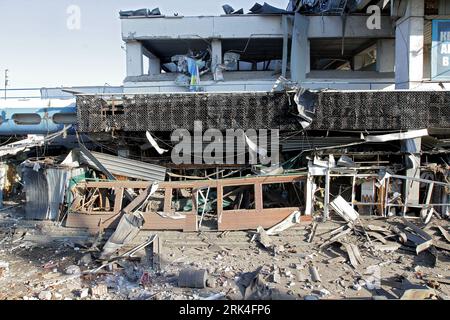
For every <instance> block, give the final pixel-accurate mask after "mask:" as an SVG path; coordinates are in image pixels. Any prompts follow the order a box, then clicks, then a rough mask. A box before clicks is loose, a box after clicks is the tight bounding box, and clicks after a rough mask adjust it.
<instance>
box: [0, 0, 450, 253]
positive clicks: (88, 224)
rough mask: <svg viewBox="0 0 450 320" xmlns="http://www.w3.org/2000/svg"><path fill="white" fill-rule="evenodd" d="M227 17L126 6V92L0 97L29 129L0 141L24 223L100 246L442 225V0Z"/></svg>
mask: <svg viewBox="0 0 450 320" xmlns="http://www.w3.org/2000/svg"><path fill="white" fill-rule="evenodd" d="M223 9H224V14H223V15H220V16H182V15H176V16H169V15H164V12H163V13H161V12H160V10H159V9H154V10H149V9H142V10H136V11H121V12H120V21H121V26H122V39H123V41H124V45H125V48H126V77H125V79H124V82H123V87H122V88H121V89H120V90H119V92H101V93H100V92H94V93H92V92H86V91H83V90H82V89H81V90H79V91H77V90H75V91H70V90H69V91H68V92H70V93H71V94H73V97H71V99H62V100H61V101H63V102H62V103H61V102H60V105H58V106H55V107H52V106H51V103H50V100H49V101H48V102H45V103H44V105H42V107H39V108H38V109H39V110H37V111H36V112H34V111H30V110H28V109H26V110H22V111H20V110H19V109H14V112H15V113H14V112H13V111H11V108H8V107H7V105H8V103H11V101H10V100H5V102H4V104H5V107H2V123H1V124H0V133H1V134H3V135H5V136H9V135H12V134H18V131H17V130H21V131H20V133H19V134H22V135H25V134H28V136H27V137H25V138H24V140H18V141H17V142H13V143H8V144H5V145H2V146H1V147H0V154H1V155H2V157H3V161H4V162H3V163H4V164H3V167H2V170H3V171H2V172H4V175H3V176H4V178H3V183H4V184H3V186H4V191H3V192H4V193H5V196H8V195H10V194H11V193H14V192H12V191H11V190H12V189H14V188H16V187H17V188H19V189H20V188H21V186H15V187H14V188H13V187H11V186H12V185H14V184H15V183H16V184H17V181H18V180H20V184H23V191H24V193H25V195H26V202H27V209H26V210H27V217H28V218H29V219H40V220H53V221H57V222H58V223H60V224H61V225H62V226H64V227H66V228H83V229H86V230H88V231H89V232H90V233H92V234H98V233H102V232H104V231H105V230H115V232H114V233H113V235H112V236H111V238H109V240H108V242H107V245H106V246H105V247H107V249H108V250H109V251H108V250H106V251H108V254H111V252H114V251H115V250H116V249H117V248H120V247H121V246H122V245H123V244H125V243H126V242H127V241H129V240H130V239H132V238H134V236H136V232H137V231H136V230H141V229H143V230H178V231H185V232H198V231H230V230H257V229H259V228H261V227H262V228H263V230H262V232H260V235H259V236H260V237H261V234H262V233H264V232H265V231H264V229H268V230H272V229H273V228H275V229H274V230H276V231H274V232H273V233H271V234H277V233H279V232H281V231H282V230H285V229H286V228H289V227H290V226H292V225H294V224H299V225H303V224H306V225H312V226H313V227H312V234H314V232H315V229H314V228H316V225H317V223H321V222H325V221H327V220H330V219H332V218H333V217H334V218H339V217H340V218H341V219H343V220H344V221H345V222H346V223H347V224H346V225H344V227H343V229H341V231H342V230H345V228H348V229H351V230H357V229H358V228H359V226H358V227H357V226H356V225H357V224H358V223H359V222H358V223H357V221H360V220H359V218H360V217H361V216H367V217H370V216H373V217H380V218H389V217H408V216H409V217H419V218H420V220H421V223H423V224H424V225H425V224H427V223H429V222H430V221H431V219H442V220H448V218H449V205H450V193H449V188H450V181H449V168H450V167H449V166H450V157H449V147H450V93H449V92H450V91H449V90H450V81H449V80H450V65H449V63H448V56H447V54H448V55H450V49H449V51H447V49H446V48H447V47H446V46H447V45H448V46H449V48H450V45H449V43H450V36H447V33H450V20H446V19H447V18H448V16H449V14H450V1H445V0H426V1H424V0H385V1H378V0H377V1H371V0H353V1H341V0H327V1H321V0H291V1H289V4H288V6H287V8H286V9H279V8H274V7H272V6H270V5H268V4H266V3H264V5H260V4H255V6H253V7H252V8H251V9H250V10H249V11H248V13H247V12H246V11H247V10H243V9H240V8H237V9H235V8H232V7H231V6H229V5H224V6H223ZM2 104H3V102H2ZM3 110H5V111H3ZM32 113H33V114H34V115H31V114H32ZM36 115H38V117H37V116H36ZM21 126H22V127H21ZM21 128H24V130H22V129H21ZM45 130H47V132H51V133H50V134H47V135H43V133H44V132H45ZM196 131H197V132H199V136H198V135H196V134H195V132H196ZM174 132H178V136H177V135H176V134H174ZM261 132H264V134H262V133H261ZM183 135H184V136H183ZM229 135H231V140H229V139H228V138H229ZM182 137H189V139H187V138H186V139H182ZM213 138H214V139H213ZM270 139H275V140H270ZM270 141H272V142H273V141H275V142H276V143H269V142H270ZM211 142H214V147H213V148H212V147H211V146H210V144H209V143H211ZM43 147H45V148H48V149H46V153H45V154H40V151H39V150H41V149H39V148H43ZM211 149H212V150H211ZM226 150H228V151H231V153H230V154H231V155H230V154H228V153H226V152H225V151H226ZM180 153H184V155H183V157H184V158H183V159H184V160H185V161H183V162H181V163H178V162H176V161H174V155H179V154H180ZM42 155H45V157H42ZM240 155H241V156H243V159H244V161H243V162H242V161H240V162H239V161H237V159H238V157H239V156H240ZM274 155H276V157H275V156H274ZM269 156H270V158H271V159H277V161H272V162H269V163H264V162H263V161H256V162H255V161H252V160H254V159H255V157H256V158H257V159H263V158H266V157H269ZM208 157H210V158H213V160H211V159H209V160H211V161H208ZM11 170H14V171H20V174H17V175H14V174H11V173H8V172H10V171H11ZM14 181H15V182H14ZM7 189H8V190H7ZM14 190H15V189H14ZM408 227H409V228H410V229H411V228H412V227H411V226H406V227H405V228H408ZM355 228H356V229H355ZM259 230H260V229H259ZM277 230H278V231H277ZM358 230H360V229H358ZM362 230H363V231H361V234H364V233H365V235H367V237H368V239H369V242H370V241H371V239H372V240H373V241H376V237H377V236H373V234H374V232H375V231H380V230H368V231H369V234H367V233H366V229H364V227H362ZM416 231H417V230H416ZM267 232H268V231H267ZM358 232H359V231H358ZM399 233H401V232H400V231H399ZM419 233H420V232H419ZM396 234H398V233H396ZM405 237H406V236H405ZM416 238H417V237H416ZM311 239H312V238H311ZM402 239H403V238H402ZM421 239H422V238H421ZM407 240H410V239H409V238H408V239H406V238H405V241H404V243H407V242H408V241H407ZM422 240H423V243H425V242H426V244H428V242H427V241H428V240H429V239H425V238H423V239H422ZM383 243H384V242H383ZM409 243H411V241H409ZM421 244H422V242H421V243H419V244H417V243H416V242H414V241H413V246H414V247H416V246H419V245H421ZM429 247H430V246H426V245H423V247H420V248H421V249H420V250H423V249H429ZM418 250H419V249H418Z"/></svg>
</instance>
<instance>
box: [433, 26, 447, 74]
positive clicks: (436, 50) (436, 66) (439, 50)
mask: <svg viewBox="0 0 450 320" xmlns="http://www.w3.org/2000/svg"><path fill="white" fill-rule="evenodd" d="M431 37H432V44H431V79H432V80H441V79H446V80H449V79H450V20H448V19H446V20H443V19H438V20H433V23H432V34H431Z"/></svg>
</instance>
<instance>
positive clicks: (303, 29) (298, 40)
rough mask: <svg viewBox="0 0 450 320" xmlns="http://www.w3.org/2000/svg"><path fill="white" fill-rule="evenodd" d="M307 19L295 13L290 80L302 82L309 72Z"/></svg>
mask: <svg viewBox="0 0 450 320" xmlns="http://www.w3.org/2000/svg"><path fill="white" fill-rule="evenodd" d="M308 27H309V19H308V18H307V17H305V16H303V15H301V14H298V13H296V14H295V18H294V28H293V30H292V48H291V78H292V80H293V81H297V82H302V81H304V80H305V79H306V75H307V74H308V73H309V71H310V64H311V61H310V50H309V39H308Z"/></svg>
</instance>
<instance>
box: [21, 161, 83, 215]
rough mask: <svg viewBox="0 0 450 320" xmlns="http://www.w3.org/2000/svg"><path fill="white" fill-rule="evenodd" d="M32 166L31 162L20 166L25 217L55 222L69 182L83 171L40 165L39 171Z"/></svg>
mask: <svg viewBox="0 0 450 320" xmlns="http://www.w3.org/2000/svg"><path fill="white" fill-rule="evenodd" d="M33 165H34V162H31V161H27V162H26V163H24V164H23V165H22V178H23V181H24V186H25V196H26V204H25V214H26V217H27V219H31V220H56V219H57V218H58V215H59V211H60V208H61V205H62V204H63V203H64V195H65V193H66V189H67V186H68V183H69V180H70V179H71V178H72V176H74V175H79V174H80V171H84V169H81V168H73V169H72V168H69V167H58V166H54V167H52V166H50V167H48V166H45V165H42V166H41V165H40V167H38V168H39V169H37V170H34V168H33Z"/></svg>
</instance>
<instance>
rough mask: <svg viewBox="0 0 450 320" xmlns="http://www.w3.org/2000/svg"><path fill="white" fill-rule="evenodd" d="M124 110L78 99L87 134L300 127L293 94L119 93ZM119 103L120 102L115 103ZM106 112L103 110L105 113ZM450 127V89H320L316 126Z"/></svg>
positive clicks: (99, 99)
mask: <svg viewBox="0 0 450 320" xmlns="http://www.w3.org/2000/svg"><path fill="white" fill-rule="evenodd" d="M115 100H119V101H121V102H122V103H121V105H122V106H123V113H114V114H113V113H112V112H105V111H104V110H105V108H106V109H107V104H106V102H105V101H104V100H103V99H102V97H100V96H95V95H83V96H78V97H77V107H78V122H79V123H78V125H79V129H80V130H81V131H82V132H101V131H108V130H109V129H110V128H115V129H117V130H125V131H145V130H149V131H172V130H174V129H177V128H185V129H188V130H192V129H193V125H194V121H195V120H199V121H202V122H203V126H204V129H206V128H207V127H209V128H217V129H220V130H225V129H245V130H246V129H250V128H253V129H264V128H267V129H281V130H299V129H301V127H300V126H299V124H298V121H297V117H296V116H295V114H296V112H297V111H296V106H295V103H294V100H293V95H292V94H289V95H288V94H287V93H256V92H248V93H231V92H230V93H198V94H197V93H196V94H186V93H173V94H138V95H124V96H115ZM115 104H116V102H115ZM102 110H103V111H102ZM430 127H435V128H450V95H449V92H446V91H439V92H433V91H362V92H334V91H328V92H327V91H325V92H320V93H318V99H317V104H316V113H315V115H314V116H313V123H312V125H311V126H310V129H317V130H401V129H419V128H430Z"/></svg>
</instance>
